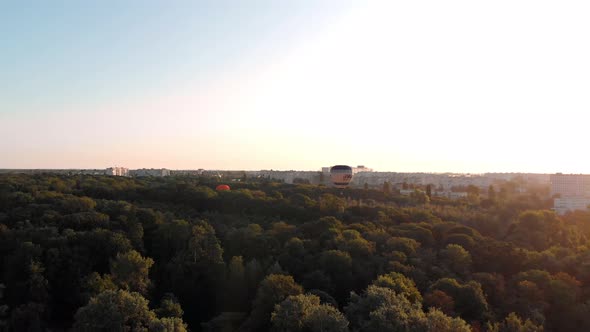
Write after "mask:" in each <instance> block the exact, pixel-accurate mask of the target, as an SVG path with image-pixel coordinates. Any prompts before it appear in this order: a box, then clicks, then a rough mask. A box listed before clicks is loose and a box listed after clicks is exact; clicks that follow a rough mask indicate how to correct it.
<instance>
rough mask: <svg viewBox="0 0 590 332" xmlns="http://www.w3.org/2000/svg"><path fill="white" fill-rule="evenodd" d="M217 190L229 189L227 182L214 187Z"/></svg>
mask: <svg viewBox="0 0 590 332" xmlns="http://www.w3.org/2000/svg"><path fill="white" fill-rule="evenodd" d="M215 190H217V191H227V190H230V187H229V186H228V185H227V184H220V185H218V186H217V188H215Z"/></svg>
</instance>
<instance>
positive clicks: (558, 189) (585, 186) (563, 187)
mask: <svg viewBox="0 0 590 332" xmlns="http://www.w3.org/2000/svg"><path fill="white" fill-rule="evenodd" d="M550 179H551V180H550V181H551V195H552V196H553V195H560V196H561V197H580V196H583V197H590V175H585V174H561V173H557V174H552V175H551V177H550Z"/></svg>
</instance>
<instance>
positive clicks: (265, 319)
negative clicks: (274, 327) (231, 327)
mask: <svg viewBox="0 0 590 332" xmlns="http://www.w3.org/2000/svg"><path fill="white" fill-rule="evenodd" d="M301 293H303V288H302V287H301V286H299V285H298V284H297V283H295V281H294V280H293V277H291V276H286V275H282V274H271V275H269V276H267V277H266V278H265V279H264V280H263V281H262V282H261V283H260V287H259V288H258V292H257V293H256V298H255V299H254V303H253V305H252V312H251V313H250V316H249V317H248V319H247V320H246V322H244V324H243V325H242V326H241V327H240V330H241V331H260V330H267V329H268V327H269V325H270V318H271V313H272V312H273V310H274V306H275V305H276V304H278V303H280V302H282V301H283V300H284V299H285V298H287V297H288V296H290V295H298V294H301Z"/></svg>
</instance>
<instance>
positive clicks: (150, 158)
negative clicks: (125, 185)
mask: <svg viewBox="0 0 590 332" xmlns="http://www.w3.org/2000/svg"><path fill="white" fill-rule="evenodd" d="M588 15H590V4H587V3H585V2H583V1H572V2H568V3H567V4H560V5H556V4H553V3H551V2H545V1H518V2H514V1H498V2H495V3H493V4H484V3H473V2H470V1H450V2H445V3H439V2H436V1H423V2H412V3H404V2H380V1H368V2H363V3H354V2H350V1H313V2H312V1H301V2H289V3H281V4H278V3H276V2H273V1H254V2H242V3H240V4H239V5H235V4H234V3H231V2H225V1H198V2H176V3H173V4H163V3H158V2H145V3H144V2H142V3H136V2H126V3H122V4H121V3H117V2H113V1H106V2H101V3H100V4H99V3H96V4H92V5H89V4H82V3H77V2H72V1H61V2H56V3H51V4H49V3H44V2H40V1H34V2H33V4H27V5H24V4H17V3H14V4H7V5H5V6H4V10H3V11H2V12H1V13H0V31H2V32H0V34H1V35H0V36H1V37H2V38H0V40H2V43H1V44H0V49H1V50H2V52H0V72H1V73H2V76H3V79H1V80H0V168H3V169H11V168H19V169H30V168H106V167H111V166H114V165H121V166H124V167H129V168H143V167H147V168H162V167H165V168H169V169H195V168H204V169H220V170H232V169H233V170H235V169H240V170H241V169H243V170H257V169H275V170H292V169H299V170H316V169H319V168H320V167H322V166H326V165H335V164H349V165H360V164H365V165H368V166H370V167H372V168H374V169H375V170H380V171H397V172H412V171H415V172H438V173H442V172H457V173H485V172H526V173H547V174H552V173H556V172H563V173H590V167H589V166H587V165H588V164H589V163H588V161H589V160H588V158H587V157H585V156H584V154H583V152H582V149H581V147H580V143H581V142H584V141H585V140H586V122H585V121H583V120H585V114H586V113H587V111H588V110H589V109H590V99H588V98H587V91H590V82H589V81H588V77H590V63H588V61H587V60H586V59H588V58H590V45H588V44H587V43H583V42H582V41H583V40H585V34H584V32H583V31H589V30H590V21H588V20H587V19H586V18H587V17H588Z"/></svg>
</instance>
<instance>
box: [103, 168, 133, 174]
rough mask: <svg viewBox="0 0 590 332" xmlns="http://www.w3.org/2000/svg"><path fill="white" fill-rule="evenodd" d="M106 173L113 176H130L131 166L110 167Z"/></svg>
mask: <svg viewBox="0 0 590 332" xmlns="http://www.w3.org/2000/svg"><path fill="white" fill-rule="evenodd" d="M104 174H105V175H113V176H129V168H125V167H109V168H107V169H106V170H105V172H104Z"/></svg>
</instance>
